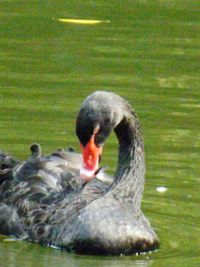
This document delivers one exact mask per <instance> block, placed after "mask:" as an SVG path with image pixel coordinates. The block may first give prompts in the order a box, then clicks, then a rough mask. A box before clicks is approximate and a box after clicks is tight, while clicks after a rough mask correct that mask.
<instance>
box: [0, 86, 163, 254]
mask: <svg viewBox="0 0 200 267" xmlns="http://www.w3.org/2000/svg"><path fill="white" fill-rule="evenodd" d="M112 129H114V131H115V134H116V136H117V138H118V141H119V157H118V166H117V169H116V174H115V176H114V177H113V179H112V178H111V177H108V176H107V178H108V179H106V180H102V179H101V176H103V175H102V174H103V172H102V170H101V169H98V164H99V161H100V155H101V152H102V147H103V145H104V143H105V141H106V138H107V137H108V136H109V134H110V133H111V131H112ZM76 134H77V136H78V138H79V140H80V144H81V149H82V156H81V154H78V153H76V152H74V151H71V150H70V151H63V150H58V151H56V152H55V153H53V154H51V155H49V156H43V155H42V153H41V148H40V146H39V145H37V144H34V145H32V147H31V152H32V154H31V156H30V158H29V159H28V160H27V161H25V162H22V163H21V162H19V161H17V160H15V159H14V158H12V157H10V156H9V155H7V154H5V153H3V152H2V153H0V233H1V234H6V235H14V236H16V237H19V238H23V239H26V240H30V241H34V242H39V243H41V244H44V245H47V246H57V247H60V248H64V249H66V250H68V251H75V252H78V253H86V254H102V255H120V254H125V255H127V254H133V253H140V252H147V251H152V250H155V249H157V248H158V247H159V241H158V238H157V236H156V234H155V232H154V231H153V229H152V228H151V225H150V223H149V221H148V220H147V219H146V217H145V216H144V215H143V213H142V211H141V208H140V206H141V198H142V194H143V187H144V174H145V160H144V146H143V139H142V135H141V132H140V126H139V121H138V118H137V116H136V114H135V112H134V111H133V109H132V108H131V106H130V105H129V104H128V103H127V101H125V100H124V99H123V98H121V97H120V96H118V95H116V94H114V93H111V92H104V91H97V92H94V93H93V94H91V95H90V96H88V97H87V98H86V100H85V101H84V102H83V104H82V106H81V109H80V111H79V113H78V116H77V123H76ZM82 158H83V164H82Z"/></svg>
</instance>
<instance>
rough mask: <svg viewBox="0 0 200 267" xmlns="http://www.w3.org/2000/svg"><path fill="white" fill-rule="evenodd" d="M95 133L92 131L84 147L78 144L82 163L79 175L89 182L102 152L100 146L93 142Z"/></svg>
mask: <svg viewBox="0 0 200 267" xmlns="http://www.w3.org/2000/svg"><path fill="white" fill-rule="evenodd" d="M96 134H97V131H95V132H94V133H93V135H92V136H91V138H90V140H89V142H88V143H87V145H86V146H85V147H84V146H83V145H80V147H81V150H82V155H83V164H82V168H81V170H80V176H81V178H82V179H83V180H84V181H86V182H89V181H91V180H92V179H93V178H94V176H95V173H96V171H97V169H98V166H99V158H100V155H101V153H102V147H99V146H97V145H96V144H95V142H94V139H95V135H96Z"/></svg>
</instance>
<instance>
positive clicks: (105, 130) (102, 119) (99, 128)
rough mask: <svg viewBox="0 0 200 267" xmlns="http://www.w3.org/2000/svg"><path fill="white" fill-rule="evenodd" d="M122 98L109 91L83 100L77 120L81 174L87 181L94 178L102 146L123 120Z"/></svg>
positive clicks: (97, 93) (94, 94)
mask: <svg viewBox="0 0 200 267" xmlns="http://www.w3.org/2000/svg"><path fill="white" fill-rule="evenodd" d="M121 102H122V98H121V97H119V96H117V95H115V94H113V93H109V92H103V91H102V92H101V91H98V92H95V93H93V94H91V95H90V96H88V97H87V98H86V100H85V101H84V102H83V104H82V106H81V109H80V111H79V113H78V116H77V121H76V134H77V136H78V138H79V141H80V146H81V150H82V155H83V164H82V168H81V170H80V175H81V177H82V178H83V179H84V180H85V181H90V180H91V179H92V178H94V176H95V174H96V172H97V170H98V165H99V161H100V158H101V153H102V148H103V145H104V143H105V141H106V138H107V137H108V136H109V134H110V133H111V131H112V129H113V128H114V127H115V126H116V125H117V124H118V123H119V121H120V120H121V115H120V114H121V113H120V112H119V110H120V104H121Z"/></svg>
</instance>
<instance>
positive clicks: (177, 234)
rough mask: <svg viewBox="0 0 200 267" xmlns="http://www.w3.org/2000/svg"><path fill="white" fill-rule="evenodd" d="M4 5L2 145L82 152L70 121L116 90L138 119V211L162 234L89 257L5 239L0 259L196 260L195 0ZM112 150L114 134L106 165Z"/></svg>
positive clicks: (20, 262)
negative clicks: (135, 247) (137, 248)
mask: <svg viewBox="0 0 200 267" xmlns="http://www.w3.org/2000/svg"><path fill="white" fill-rule="evenodd" d="M0 5H1V9H0V16H1V26H0V27H1V31H0V45H1V51H0V79H1V84H0V124H1V129H0V133H1V140H0V148H1V149H3V150H7V151H9V152H11V153H13V154H14V155H16V156H17V157H19V158H21V159H24V158H26V157H27V156H28V155H29V151H28V147H29V145H30V144H31V143H33V142H38V143H41V145H42V147H43V149H44V151H45V152H46V153H48V152H50V151H53V150H54V149H56V148H58V147H65V146H67V145H68V146H74V147H76V148H77V149H78V145H77V141H76V136H75V134H74V123H75V116H76V113H77V111H78V109H79V106H80V104H81V102H82V100H83V99H84V98H85V97H86V96H87V95H88V94H90V93H91V92H92V91H94V90H97V89H104V90H111V91H114V92H116V93H118V94H120V95H122V96H123V97H125V98H127V99H128V100H129V101H130V103H131V104H132V105H133V106H134V108H135V110H136V112H137V113H138V115H139V118H140V120H141V123H142V128H143V133H144V139H145V149H146V163H147V175H146V178H147V179H146V187H145V193H144V198H143V209H144V211H145V214H146V215H147V216H148V218H149V219H150V220H151V223H152V225H153V227H154V228H155V230H156V232H157V234H158V236H159V238H160V241H161V248H160V250H159V252H158V253H152V254H147V255H139V256H135V255H133V256H130V257H123V256H122V257H94V256H84V255H76V254H73V253H72V254H68V253H66V252H64V251H60V250H54V249H51V248H45V247H41V246H39V245H38V244H30V243H26V242H21V241H13V242H11V241H10V242H8V241H4V237H2V239H1V241H0V258H1V262H3V263H4V266H8V267H11V266H20V267H21V266H38V267H40V266H48V267H51V266H55V265H56V266H59V267H60V266H108V265H109V266H142V267H143V266H145V267H150V266H153V267H154V266H159V267H160V266H176V267H177V266H181V267H184V266H185V267H186V266H187V267H188V266H199V265H198V264H199V263H198V262H199V261H200V256H199V244H200V235H199V229H200V216H199V203H200V195H199V190H198V188H199V184H200V180H199V151H200V134H199V129H200V127H199V126H200V125H199V109H200V102H199V99H200V91H199V84H200V78H199V75H198V73H197V70H198V69H199V44H200V41H199V38H198V35H197V34H198V33H199V30H200V24H199V11H200V10H199V1H198V0H195V1H187V0H183V1H173V0H169V1H161V0H155V1H140V0H136V1H132V2H131V1H124V2H123V1H120V2H118V3H116V1H96V0H91V1H89V0H88V1H83V2H81V3H80V1H72V3H71V2H70V3H69V1H64V0H63V1H44V2H43V3H40V4H38V2H37V1H31V3H30V2H27V1H21V2H20V4H19V3H18V2H15V1H1V4H0ZM55 18H69V19H70V18H75V19H92V20H102V21H108V20H109V21H110V23H102V24H96V25H79V24H77V25H74V24H67V23H61V22H59V21H57V20H56V19H55ZM116 145H117V144H116V140H115V138H114V135H112V136H111V138H110V140H109V141H108V143H107V144H106V146H105V154H104V155H103V156H104V159H103V164H104V165H106V166H109V167H110V169H109V171H110V172H113V171H114V166H115V164H116V153H117V152H116V151H117V150H116ZM158 188H167V190H157V189H158Z"/></svg>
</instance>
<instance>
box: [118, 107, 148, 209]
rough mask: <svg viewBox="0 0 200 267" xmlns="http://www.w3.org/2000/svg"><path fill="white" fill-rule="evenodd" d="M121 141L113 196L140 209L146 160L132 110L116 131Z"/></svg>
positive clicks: (136, 121)
mask: <svg viewBox="0 0 200 267" xmlns="http://www.w3.org/2000/svg"><path fill="white" fill-rule="evenodd" d="M114 131H115V133H116V135H117V138H118V140H119V158H118V166H117V170H116V175H115V181H114V184H113V194H114V195H115V197H116V198H117V199H118V200H119V201H120V200H123V203H125V204H127V205H131V207H132V208H133V209H135V210H139V209H140V204H141V198H142V193H143V188H144V174H145V159H144V145H143V138H142V135H141V133H140V126H139V121H138V119H137V117H136V115H135V113H134V112H133V111H132V110H131V111H130V112H129V115H127V116H124V118H123V119H122V120H121V122H120V123H119V124H118V125H117V126H116V127H115V129H114Z"/></svg>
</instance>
